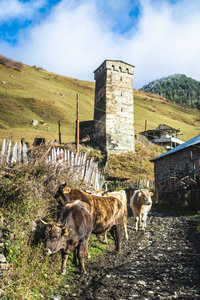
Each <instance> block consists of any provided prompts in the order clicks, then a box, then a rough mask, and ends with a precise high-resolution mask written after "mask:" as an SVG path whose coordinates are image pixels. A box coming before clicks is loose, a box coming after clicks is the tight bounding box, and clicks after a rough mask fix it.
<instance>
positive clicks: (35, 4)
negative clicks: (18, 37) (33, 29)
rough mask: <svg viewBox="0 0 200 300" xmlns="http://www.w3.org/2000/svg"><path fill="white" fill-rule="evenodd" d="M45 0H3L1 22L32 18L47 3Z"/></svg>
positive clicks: (1, 3) (0, 9) (0, 7)
mask: <svg viewBox="0 0 200 300" xmlns="http://www.w3.org/2000/svg"><path fill="white" fill-rule="evenodd" d="M45 2H46V1H45V0H35V1H34V0H31V1H29V2H21V1H18V0H1V2H0V24H2V23H4V22H6V23H9V22H12V20H14V19H16V18H18V19H28V20H30V19H31V18H32V17H33V16H34V14H35V13H36V12H38V10H39V9H40V8H42V7H43V6H44V4H45Z"/></svg>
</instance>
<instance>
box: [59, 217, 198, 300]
mask: <svg viewBox="0 0 200 300" xmlns="http://www.w3.org/2000/svg"><path fill="white" fill-rule="evenodd" d="M128 224H131V225H132V224H133V217H132V216H131V217H129V218H128ZM195 226H196V224H195V222H194V221H191V220H189V219H188V218H187V217H183V216H176V215H175V214H172V213H157V212H155V211H152V212H151V213H150V214H149V217H148V221H147V230H146V232H145V233H142V232H137V233H136V232H134V231H132V230H131V229H130V230H129V240H128V241H124V243H123V254H122V256H121V257H117V256H116V255H115V251H114V250H110V251H108V252H107V253H106V254H105V255H103V256H101V257H99V258H97V259H96V260H92V261H91V262H86V269H87V272H88V274H87V275H80V274H79V273H78V272H76V273H75V274H74V276H73V279H71V280H69V282H68V284H69V285H73V286H74V289H73V291H71V292H70V293H68V292H67V289H66V294H65V295H63V297H62V299H79V300H93V299H95V300H110V299H120V300H124V299H128V300H131V299H146V300H147V299H192V300H194V299H200V237H197V236H196V234H195Z"/></svg>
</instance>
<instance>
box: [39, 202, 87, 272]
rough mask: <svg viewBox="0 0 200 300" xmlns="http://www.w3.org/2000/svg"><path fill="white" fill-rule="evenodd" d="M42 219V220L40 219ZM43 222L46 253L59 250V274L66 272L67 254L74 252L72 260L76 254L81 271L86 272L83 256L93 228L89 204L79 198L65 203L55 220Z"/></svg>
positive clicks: (75, 260) (75, 258) (75, 259)
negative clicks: (60, 260)
mask: <svg viewBox="0 0 200 300" xmlns="http://www.w3.org/2000/svg"><path fill="white" fill-rule="evenodd" d="M41 221H42V220H41ZM42 223H43V224H45V226H46V228H45V250H46V252H47V253H48V254H52V253H56V252H58V251H59V250H61V253H62V267H61V274H65V273H66V263H67V259H68V254H69V253H72V252H74V262H75V265H77V256H78V260H79V265H80V271H81V273H84V274H86V270H85V266H84V256H85V255H86V254H87V252H88V242H89V238H90V234H91V232H92V229H93V220H92V216H91V213H90V206H89V205H88V204H87V203H85V202H82V201H80V200H76V201H75V202H69V203H67V204H66V205H65V206H64V207H63V208H62V210H61V212H60V216H59V218H58V220H57V222H56V223H55V222H51V223H46V222H44V221H42Z"/></svg>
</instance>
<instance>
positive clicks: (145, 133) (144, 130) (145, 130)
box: [144, 120, 147, 137]
mask: <svg viewBox="0 0 200 300" xmlns="http://www.w3.org/2000/svg"><path fill="white" fill-rule="evenodd" d="M144 131H145V134H144V136H145V137H146V131H147V120H145V130H144Z"/></svg>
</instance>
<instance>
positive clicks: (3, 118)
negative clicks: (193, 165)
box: [0, 65, 200, 144]
mask: <svg viewBox="0 0 200 300" xmlns="http://www.w3.org/2000/svg"><path fill="white" fill-rule="evenodd" d="M0 79H1V80H0V137H1V139H3V138H7V139H8V138H12V139H13V141H19V140H21V138H25V140H26V141H28V142H29V143H31V144H32V143H33V139H34V138H35V137H36V136H37V137H45V138H46V140H47V141H49V140H55V139H57V140H58V121H60V122H61V133H62V142H73V141H74V138H75V121H76V117H75V113H76V95H77V94H79V113H80V116H79V117H80V121H85V120H91V119H93V107H94V88H95V85H94V83H93V82H88V81H82V80H78V79H74V78H69V77H65V76H60V75H57V74H53V73H51V72H48V71H46V70H43V69H40V68H36V67H30V66H27V65H23V68H22V69H21V72H20V71H19V70H16V69H13V68H7V67H5V66H3V65H0ZM2 82H5V83H2ZM134 110H135V134H136V135H138V134H139V132H140V131H144V125H145V120H147V129H152V128H155V127H157V126H158V125H159V124H160V123H164V124H167V125H169V126H171V127H175V128H180V129H181V130H182V132H183V133H184V135H185V140H188V139H190V138H192V137H194V136H196V135H198V134H199V129H200V111H198V110H196V109H192V108H189V107H183V106H181V105H178V104H176V103H172V102H171V101H167V100H166V99H164V98H162V97H159V96H157V95H152V94H148V93H145V92H143V91H140V90H139V91H137V90H134ZM35 119H36V120H38V121H39V123H38V125H36V126H33V125H32V120H35ZM41 120H42V121H41ZM45 124H46V125H45Z"/></svg>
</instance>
